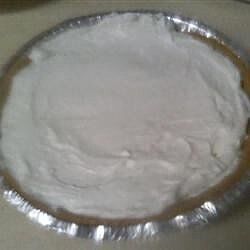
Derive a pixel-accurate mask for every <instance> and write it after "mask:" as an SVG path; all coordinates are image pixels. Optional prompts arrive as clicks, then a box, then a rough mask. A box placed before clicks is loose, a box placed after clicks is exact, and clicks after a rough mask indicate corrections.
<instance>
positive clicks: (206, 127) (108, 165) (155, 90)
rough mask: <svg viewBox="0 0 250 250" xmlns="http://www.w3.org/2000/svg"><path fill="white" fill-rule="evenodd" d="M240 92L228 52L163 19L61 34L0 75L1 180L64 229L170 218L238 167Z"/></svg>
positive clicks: (243, 164)
mask: <svg viewBox="0 0 250 250" xmlns="http://www.w3.org/2000/svg"><path fill="white" fill-rule="evenodd" d="M249 86H250V81H249V66H248V65H247V63H245V62H244V61H243V60H241V58H239V57H238V56H237V55H235V54H234V52H233V51H231V50H230V49H229V48H228V47H227V46H225V45H223V44H221V43H219V42H218V41H216V40H213V39H208V38H205V37H202V36H200V35H192V34H188V33H181V32H176V31H175V30H174V29H173V28H172V26H171V25H170V24H167V23H166V18H165V16H164V15H154V14H153V15H151V14H148V13H141V14H138V13H123V14H121V13H120V14H112V15H107V16H105V17H103V18H102V19H100V20H99V21H98V22H95V23H93V24H92V25H87V26H86V25H84V26H79V27H77V28H73V29H66V30H65V31H64V32H60V33H59V34H57V35H55V36H53V37H50V38H49V39H46V40H43V41H41V42H39V43H38V44H36V45H35V46H33V47H32V48H31V49H30V50H29V51H28V53H26V55H25V56H22V57H19V58H17V60H16V62H15V64H13V65H12V66H11V67H9V69H8V70H7V72H6V73H5V74H4V76H3V77H2V81H1V87H2V88H3V91H2V99H1V102H2V105H1V110H2V112H1V140H0V147H1V156H2V165H1V174H2V175H3V176H4V178H5V181H6V182H7V183H8V185H9V186H10V187H11V188H13V189H14V190H15V191H17V192H18V193H19V194H20V195H21V196H22V197H24V198H25V199H26V200H27V201H29V202H30V203H31V204H32V205H34V206H35V207H37V208H40V209H41V210H42V211H45V212H48V213H49V214H51V215H53V216H55V217H56V218H58V219H61V220H64V221H69V222H74V223H77V224H88V225H99V224H104V225H109V226H117V225H119V226H123V225H135V224H137V223H143V222H147V221H163V220H167V219H170V218H172V217H174V216H175V215H177V214H180V213H185V212H186V211H190V210H192V209H194V208H195V207H197V206H199V205H201V204H202V203H203V202H204V201H206V200H212V199H215V198H216V197H219V196H220V195H222V194H223V193H224V192H225V191H226V190H228V189H229V188H231V187H232V186H233V185H234V184H235V183H237V182H238V181H239V180H240V178H241V177H242V176H243V175H244V174H245V173H246V172H247V171H248V164H247V163H248V162H249V156H248V154H247V152H249V150H250V149H249V142H248V140H247V136H246V133H247V132H246V131H247V121H248V112H249V111H248V110H249V100H248V97H247V92H248V90H249ZM244 90H245V91H244Z"/></svg>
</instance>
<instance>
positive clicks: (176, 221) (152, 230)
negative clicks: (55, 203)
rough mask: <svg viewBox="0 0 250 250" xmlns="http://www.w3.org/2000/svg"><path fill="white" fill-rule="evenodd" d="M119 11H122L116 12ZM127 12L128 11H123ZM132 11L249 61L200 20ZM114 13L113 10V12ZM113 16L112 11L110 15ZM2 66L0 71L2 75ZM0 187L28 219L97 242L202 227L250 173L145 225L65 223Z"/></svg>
mask: <svg viewBox="0 0 250 250" xmlns="http://www.w3.org/2000/svg"><path fill="white" fill-rule="evenodd" d="M118 13H119V14H122V13H125V12H118ZM126 13H129V12H126ZM130 13H135V14H138V15H139V14H141V13H147V14H148V15H152V16H153V17H155V18H157V17H159V15H160V16H164V17H165V20H166V25H170V26H171V27H172V28H173V29H174V30H176V31H179V32H192V33H197V34H200V35H202V36H205V37H207V38H211V37H212V38H215V39H216V40H218V41H219V42H221V43H223V44H226V45H227V46H228V47H229V48H230V49H231V50H232V51H234V52H235V53H236V54H237V55H238V56H239V57H241V58H242V60H244V61H246V62H250V59H249V58H248V57H247V53H245V52H244V51H243V50H242V49H240V48H239V47H238V46H237V45H235V44H234V43H233V42H232V41H230V40H229V39H227V38H226V37H225V36H224V35H223V34H221V33H219V32H217V31H215V30H213V29H211V28H209V27H208V26H206V25H204V24H202V23H200V22H199V21H196V20H193V19H190V18H184V17H181V16H177V15H173V14H169V13H166V12H164V13H163V12H154V11H151V12H150V11H144V12H130ZM110 14H111V13H108V14H102V15H97V16H87V17H77V18H74V19H71V20H67V21H65V22H63V23H61V24H59V25H57V26H56V27H54V28H52V29H50V30H49V31H47V32H44V33H42V34H40V35H39V36H37V37H36V38H34V39H33V40H31V41H30V42H29V43H27V44H26V45H25V46H24V47H23V48H22V49H21V50H20V51H19V52H18V53H17V54H16V55H15V56H14V57H13V58H12V59H11V61H10V62H9V64H7V65H6V69H7V68H8V66H10V65H11V64H12V63H13V62H14V61H15V60H16V59H17V58H19V57H21V56H22V55H24V54H26V53H27V52H28V51H29V50H30V49H31V48H32V47H34V46H36V45H37V44H38V43H40V42H42V41H44V40H47V39H50V38H51V37H53V36H55V35H58V34H59V33H61V32H64V31H65V30H67V29H71V28H77V27H81V26H86V25H93V24H95V23H97V22H99V21H100V20H101V19H102V18H103V17H105V16H107V15H110ZM114 14H115V13H114ZM111 15H112V14H111ZM4 72H5V69H3V71H2V74H4ZM0 188H1V189H2V190H3V196H4V198H5V199H6V200H7V201H8V202H9V203H11V204H12V205H14V206H15V207H16V208H17V209H18V211H20V212H22V213H24V214H25V215H26V216H27V217H28V218H29V219H30V220H32V221H34V222H36V223H39V224H40V225H42V226H44V227H46V228H48V229H52V230H54V231H56V232H58V233H62V234H66V235H68V236H76V237H82V238H90V239H93V240H95V241H97V242H99V241H102V240H104V239H109V240H121V239H135V238H148V237H152V236H154V235H156V234H157V233H159V232H167V231H170V230H177V229H186V228H189V227H191V226H201V225H205V224H207V223H210V222H211V221H213V220H214V219H216V218H219V217H220V216H221V215H223V214H225V213H226V212H227V211H228V210H229V209H230V208H231V207H232V206H233V205H235V204H237V203H238V202H239V200H241V199H242V198H243V197H249V196H250V175H246V176H245V178H243V179H242V180H241V181H240V182H239V183H238V184H237V185H236V186H235V187H234V188H233V189H231V190H228V191H227V192H226V193H225V194H224V195H223V196H222V197H220V198H219V199H217V200H213V201H206V202H204V203H203V204H202V205H201V206H200V207H198V208H196V209H194V210H192V211H190V212H188V213H185V214H180V215H177V216H175V217H174V218H172V219H170V220H168V221H162V222H147V223H144V224H138V225H131V226H122V227H111V226H105V225H98V226H90V225H76V224H75V223H70V222H65V221H61V220H58V219H56V218H55V217H53V216H51V215H49V214H47V213H45V212H43V211H41V210H40V209H37V208H34V207H33V206H32V205H31V204H30V203H29V202H28V201H26V200H24V199H23V198H22V197H21V196H20V195H19V194H18V193H16V192H15V191H13V190H11V189H10V188H9V187H8V186H7V185H6V184H4V183H3V178H2V177H1V176H0Z"/></svg>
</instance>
